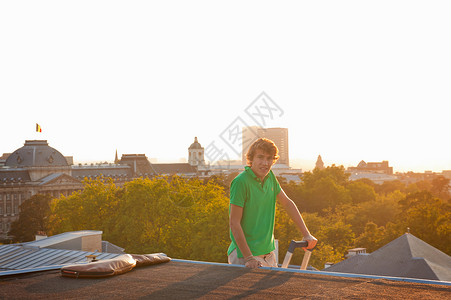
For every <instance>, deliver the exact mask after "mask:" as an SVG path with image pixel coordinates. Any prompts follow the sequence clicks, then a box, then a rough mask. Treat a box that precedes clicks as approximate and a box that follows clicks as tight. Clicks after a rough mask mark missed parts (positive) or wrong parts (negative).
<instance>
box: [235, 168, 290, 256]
mask: <svg viewBox="0 0 451 300" xmlns="http://www.w3.org/2000/svg"><path fill="white" fill-rule="evenodd" d="M280 190H281V188H280V185H279V182H278V181H277V179H276V176H275V175H274V173H273V172H272V171H269V173H268V175H266V177H265V179H264V180H263V182H261V180H260V178H258V177H257V176H256V175H255V174H254V172H253V171H252V169H251V168H250V167H248V166H246V167H245V170H244V172H242V173H240V174H239V175H238V176H237V177H235V179H233V181H232V183H231V185H230V204H234V205H237V206H240V207H242V208H243V216H242V218H241V228H243V231H244V236H245V237H246V241H247V244H248V246H249V248H250V249H251V252H252V255H255V256H256V255H263V254H268V253H269V252H271V251H273V250H274V249H275V245H274V219H275V215H276V197H277V194H279V192H280ZM229 211H230V210H229ZM230 239H231V240H232V242H231V244H230V246H229V249H228V251H227V254H230V253H232V251H233V250H234V249H236V250H237V254H238V257H243V254H242V253H241V251H240V249H239V248H238V247H237V245H236V243H235V239H234V237H233V234H232V231H231V230H230Z"/></svg>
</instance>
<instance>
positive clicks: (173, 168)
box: [152, 163, 197, 175]
mask: <svg viewBox="0 0 451 300" xmlns="http://www.w3.org/2000/svg"><path fill="white" fill-rule="evenodd" d="M152 168H153V169H154V170H155V172H156V173H157V174H163V175H174V174H186V175H189V174H196V172H197V169H196V167H194V166H192V165H190V164H189V163H172V164H169V163H168V164H152Z"/></svg>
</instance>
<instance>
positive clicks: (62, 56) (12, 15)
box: [0, 0, 451, 172]
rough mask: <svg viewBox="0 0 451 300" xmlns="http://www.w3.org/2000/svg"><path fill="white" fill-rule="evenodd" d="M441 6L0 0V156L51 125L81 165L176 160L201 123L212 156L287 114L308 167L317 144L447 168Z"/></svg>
mask: <svg viewBox="0 0 451 300" xmlns="http://www.w3.org/2000/svg"><path fill="white" fill-rule="evenodd" d="M450 15H451V2H450V1H393V0H391V1H361V0H360V1H277V2H276V1H227V2H226V1H170V0H169V1H95V0H90V1H1V2H0V41H1V42H0V43H1V47H0V111H1V113H0V128H1V139H0V155H1V153H8V152H13V151H14V150H15V149H17V148H20V147H22V146H23V144H24V142H25V140H31V139H45V140H48V142H49V145H50V146H51V147H53V148H55V149H57V150H58V151H60V152H61V153H62V154H63V155H65V156H73V158H74V162H75V163H83V162H103V161H108V162H111V161H113V160H114V155H115V152H116V150H117V152H118V155H119V157H120V156H121V155H122V154H130V153H140V154H146V156H147V157H148V158H150V159H157V161H159V162H166V161H180V158H185V159H186V158H187V156H188V150H187V148H188V147H189V145H190V144H191V143H192V142H193V141H194V137H195V136H197V137H198V140H199V142H200V143H201V144H202V146H203V147H204V148H205V149H206V152H207V150H208V155H207V156H208V157H207V160H210V161H212V162H214V161H215V159H216V157H219V156H218V155H219V154H220V157H222V158H230V159H233V158H237V157H238V155H237V154H236V153H237V151H239V147H238V146H237V145H238V143H239V141H237V140H236V136H235V135H234V133H236V132H237V131H236V130H237V128H238V129H239V128H241V127H242V126H253V125H263V126H264V127H284V128H288V130H289V151H290V160H291V162H290V163H291V165H292V166H293V167H298V168H299V167H300V168H302V169H303V170H305V171H307V170H310V169H312V168H313V167H314V163H315V161H316V159H317V157H318V155H321V156H322V159H323V161H324V163H325V165H331V164H336V165H343V166H345V167H348V166H356V165H357V164H358V163H359V162H360V161H361V160H364V161H366V162H375V161H383V160H388V161H389V163H390V166H392V167H393V169H394V171H395V172H406V171H415V172H423V171H426V170H431V171H436V172H441V171H442V170H451V139H450V136H449V134H450V121H449V117H450V107H451V105H450V104H449V103H451V102H450V100H451V55H450V53H451V39H450V38H449V37H450V31H451V18H450V17H449V16H450ZM36 123H39V124H40V125H41V127H42V132H41V133H37V132H35V124H36ZM213 150H214V151H213ZM216 154H218V155H216ZM208 158H210V159H208Z"/></svg>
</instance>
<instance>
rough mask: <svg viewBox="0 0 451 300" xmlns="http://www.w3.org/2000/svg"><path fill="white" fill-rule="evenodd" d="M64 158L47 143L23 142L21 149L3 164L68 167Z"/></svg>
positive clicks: (12, 165) (10, 165)
mask: <svg viewBox="0 0 451 300" xmlns="http://www.w3.org/2000/svg"><path fill="white" fill-rule="evenodd" d="M68 165H69V164H68V163H67V161H66V158H64V156H63V155H62V154H61V153H60V152H59V151H58V150H55V149H53V148H52V147H50V146H49V144H48V143H47V141H45V140H44V141H43V140H31V141H25V144H24V146H23V147H22V148H19V149H17V150H16V151H14V152H13V153H12V154H11V155H10V156H9V157H8V158H7V159H6V162H5V166H9V167H48V166H68Z"/></svg>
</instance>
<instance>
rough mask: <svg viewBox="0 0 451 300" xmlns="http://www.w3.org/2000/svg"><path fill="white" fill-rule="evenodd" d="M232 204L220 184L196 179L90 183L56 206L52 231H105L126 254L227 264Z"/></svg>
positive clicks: (176, 178)
mask: <svg viewBox="0 0 451 300" xmlns="http://www.w3.org/2000/svg"><path fill="white" fill-rule="evenodd" d="M228 202H229V201H228V199H227V197H225V195H224V190H223V188H222V187H221V186H220V185H218V184H216V183H214V182H207V183H204V182H202V181H200V180H198V179H191V180H189V179H183V178H180V177H177V176H174V177H171V178H167V177H156V178H153V179H142V178H139V179H135V180H133V181H130V182H127V183H125V184H124V187H123V188H117V187H116V186H115V185H114V184H113V183H112V182H111V181H109V180H95V181H87V182H86V185H85V189H84V190H83V191H81V192H77V193H74V194H72V195H70V196H68V197H62V198H61V199H58V200H57V201H56V202H55V204H54V205H53V206H52V212H53V217H52V228H53V231H54V233H59V232H64V231H72V230H82V229H93V230H102V231H103V232H104V236H105V238H106V239H108V240H109V241H110V242H112V243H114V244H117V245H119V246H121V247H124V248H125V250H126V251H127V252H128V253H154V252H164V253H166V254H168V255H169V256H171V257H179V258H184V259H196V260H210V261H221V262H226V261H227V256H226V249H227V246H228V243H229V237H228Z"/></svg>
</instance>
